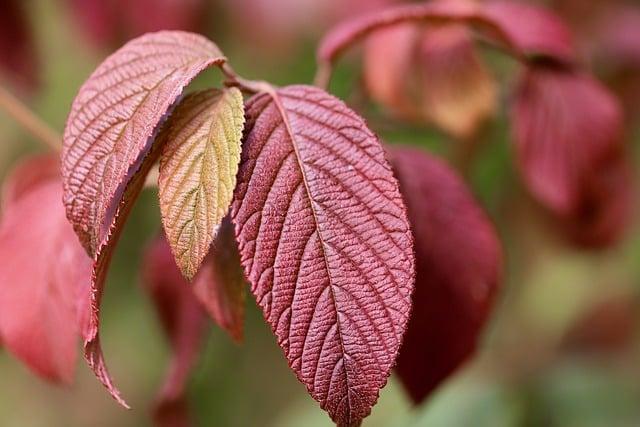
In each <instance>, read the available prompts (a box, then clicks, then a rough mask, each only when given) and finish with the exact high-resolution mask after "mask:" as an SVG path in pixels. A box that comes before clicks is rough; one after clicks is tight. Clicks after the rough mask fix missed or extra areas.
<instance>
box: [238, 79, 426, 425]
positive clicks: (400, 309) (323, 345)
mask: <svg viewBox="0 0 640 427" xmlns="http://www.w3.org/2000/svg"><path fill="white" fill-rule="evenodd" d="M246 115H247V130H246V139H245V141H244V146H243V153H242V160H241V164H240V172H239V174H238V187H237V188H236V194H235V195H234V202H233V205H232V206H233V207H232V217H233V221H234V224H235V226H236V234H237V238H238V243H239V249H240V255H241V259H242V265H243V267H244V269H245V273H246V275H247V277H248V279H249V281H250V283H251V290H252V292H253V293H254V295H255V296H256V298H257V300H258V304H259V305H260V307H261V308H262V310H263V312H264V315H265V317H266V319H267V321H268V322H269V324H270V325H271V327H272V329H273V331H274V332H275V334H276V336H277V338H278V343H279V344H280V346H281V347H282V348H283V350H284V352H285V354H286V357H287V360H288V361H289V365H290V367H291V368H292V369H293V370H294V372H295V373H296V375H297V376H298V378H299V379H300V381H302V382H303V383H304V384H305V386H306V387H307V390H308V391H309V393H310V394H311V396H312V397H314V398H315V399H316V400H318V401H319V402H320V405H321V407H322V408H323V409H325V410H327V411H328V412H329V414H330V415H331V417H332V418H333V420H334V421H335V422H336V423H338V425H341V426H351V425H358V424H359V423H360V421H361V420H362V419H363V418H364V417H366V416H367V415H368V414H369V412H370V411H371V407H372V406H373V405H374V404H375V402H376V401H377V398H378V393H379V390H380V388H381V387H383V386H384V384H385V383H386V381H387V377H388V375H389V372H390V369H391V367H392V366H393V364H394V362H395V358H396V355H397V351H398V349H399V347H400V342H401V338H402V334H403V332H404V328H405V326H406V322H407V320H408V314H409V309H410V297H411V291H412V288H413V275H414V273H415V271H414V259H413V253H412V238H411V233H410V230H409V224H408V221H407V218H406V212H405V207H404V203H403V202H402V198H401V196H400V192H399V190H398V184H397V181H396V180H395V178H394V177H393V174H392V171H391V168H390V166H389V164H388V163H387V161H386V160H385V158H384V152H383V149H382V147H381V145H380V142H379V141H378V139H377V138H376V137H375V135H373V134H372V133H371V131H370V130H369V129H368V128H367V127H366V125H365V123H364V121H363V120H362V119H361V118H360V117H359V116H358V115H356V114H355V113H354V112H353V111H351V110H350V109H349V108H347V107H346V105H345V104H344V103H343V102H341V101H340V100H338V99H336V98H334V97H332V96H331V95H329V94H327V93H326V92H324V91H322V90H319V89H317V88H312V87H308V86H288V87H285V88H283V89H278V90H275V89H272V90H270V91H269V92H267V93H262V94H259V95H256V96H255V97H253V98H251V100H249V101H248V103H247V106H246Z"/></svg>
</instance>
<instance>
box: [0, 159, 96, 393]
mask: <svg viewBox="0 0 640 427" xmlns="http://www.w3.org/2000/svg"><path fill="white" fill-rule="evenodd" d="M57 166H58V162H57V159H56V158H55V157H54V156H40V157H34V158H30V159H29V160H27V161H25V162H23V163H21V164H20V165H19V166H18V168H16V170H15V171H14V172H13V173H12V174H11V175H10V176H9V178H8V179H7V180H6V182H5V183H4V196H5V197H4V200H3V215H2V221H1V222H0V254H1V255H2V259H3V264H2V267H1V268H0V335H1V336H2V342H3V345H4V346H5V348H6V349H7V350H8V351H10V352H11V353H13V354H14V355H15V356H16V357H17V358H19V359H20V360H21V361H23V362H24V363H25V364H26V365H27V366H28V367H29V368H30V369H31V370H33V371H34V372H35V373H37V374H38V375H40V376H41V377H44V378H46V379H48V380H50V381H53V382H58V383H64V384H70V383H71V382H72V381H73V374H74V372H75V362H76V360H77V349H76V346H77V341H78V338H79V334H80V330H81V327H82V321H81V319H82V314H83V313H82V310H83V308H84V309H86V304H85V303H84V302H85V300H86V299H88V298H87V297H88V295H87V293H86V290H88V286H89V282H90V274H91V259H90V258H89V257H88V256H87V254H86V253H85V251H84V250H83V249H82V246H81V245H80V244H79V243H78V241H77V239H76V237H75V235H74V233H73V229H72V228H71V226H70V225H69V223H68V222H67V221H66V218H65V215H64V207H63V206H62V203H61V202H60V201H61V195H62V191H61V187H62V184H61V182H60V176H59V173H58V172H57V170H58V169H57ZM54 171H56V173H54ZM43 212H44V213H45V214H43Z"/></svg>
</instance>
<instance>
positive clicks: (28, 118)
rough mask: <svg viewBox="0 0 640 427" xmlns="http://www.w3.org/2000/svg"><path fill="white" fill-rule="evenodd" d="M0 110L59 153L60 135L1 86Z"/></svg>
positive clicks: (60, 145)
mask: <svg viewBox="0 0 640 427" xmlns="http://www.w3.org/2000/svg"><path fill="white" fill-rule="evenodd" d="M0 110H3V111H4V112H5V113H7V115H8V116H9V117H11V118H13V119H14V120H15V121H16V122H17V123H18V124H20V125H21V126H22V127H23V128H24V129H25V130H26V131H27V132H29V133H30V134H31V135H32V136H33V137H34V138H36V139H37V140H38V141H40V142H42V143H44V144H45V145H47V146H48V147H49V148H51V149H53V150H55V151H60V149H61V147H62V144H61V141H62V138H61V137H60V135H58V133H57V132H56V131H54V130H53V129H51V128H50V127H49V125H47V124H46V123H44V122H43V121H42V120H41V119H40V118H39V117H38V116H36V115H35V114H34V113H33V111H31V110H30V109H29V108H28V107H27V106H26V105H25V104H24V103H23V102H22V101H20V100H19V99H18V98H16V97H15V96H14V95H13V94H11V93H10V92H9V91H8V90H7V89H6V88H5V87H3V86H0Z"/></svg>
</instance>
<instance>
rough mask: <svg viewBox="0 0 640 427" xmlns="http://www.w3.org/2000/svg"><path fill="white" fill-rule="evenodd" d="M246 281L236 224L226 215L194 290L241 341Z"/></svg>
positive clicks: (234, 336) (226, 327)
mask: <svg viewBox="0 0 640 427" xmlns="http://www.w3.org/2000/svg"><path fill="white" fill-rule="evenodd" d="M245 286H246V281H245V278H244V274H243V272H242V267H241V266H240V255H239V254H238V246H237V243H236V241H235V236H234V231H233V224H232V223H231V221H230V220H229V218H226V219H224V220H223V222H222V224H221V225H220V229H219V230H218V235H217V236H216V240H215V241H214V243H213V247H212V248H211V250H210V251H209V254H208V255H207V258H205V261H204V263H203V264H202V267H201V268H200V271H199V272H198V274H197V276H196V278H195V280H194V282H193V287H194V288H193V291H194V292H195V294H196V297H197V298H198V300H199V301H200V302H201V303H202V304H203V306H204V307H205V308H206V309H207V311H208V312H209V315H210V316H211V318H212V319H213V320H214V321H215V322H216V324H217V325H218V326H220V327H221V328H222V329H224V330H225V331H227V332H228V333H229V335H231V337H232V338H233V339H234V340H235V341H236V342H240V341H242V329H243V322H244V304H245Z"/></svg>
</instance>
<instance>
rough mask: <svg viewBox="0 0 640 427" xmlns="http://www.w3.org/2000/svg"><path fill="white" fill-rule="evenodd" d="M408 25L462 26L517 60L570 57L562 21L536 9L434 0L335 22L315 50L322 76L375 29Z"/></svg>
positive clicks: (571, 59)
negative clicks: (476, 31)
mask: <svg viewBox="0 0 640 427" xmlns="http://www.w3.org/2000/svg"><path fill="white" fill-rule="evenodd" d="M408 23H425V24H434V25H441V24H456V23H457V24H468V25H470V26H472V27H473V28H475V29H477V30H479V31H480V32H481V33H482V35H483V36H485V38H486V39H487V40H489V41H491V42H492V43H494V44H497V45H499V46H501V47H503V48H504V49H505V50H506V51H507V52H509V53H510V54H512V55H514V56H516V57H518V58H524V59H527V58H531V57H533V58H535V59H545V60H549V61H551V62H555V63H562V64H566V63H573V62H575V59H576V58H575V56H576V54H575V51H574V49H573V45H572V42H571V38H570V35H569V31H568V30H567V29H566V28H565V26H564V23H563V22H562V21H561V20H559V19H558V18H557V17H556V16H555V15H553V14H551V13H550V12H547V11H546V10H544V9H541V8H539V7H537V6H529V5H523V4H518V3H507V2H500V1H497V2H488V3H486V4H484V3H483V4H480V3H476V2H472V1H435V2H428V3H425V4H411V5H400V6H395V7H390V8H388V9H385V10H382V11H377V12H373V13H370V14H367V15H363V16H361V17H358V18H355V19H352V20H348V21H345V22H343V23H341V24H339V25H338V26H336V27H335V28H334V29H333V30H331V31H330V32H329V33H328V34H327V35H326V36H325V37H324V38H323V39H322V41H321V43H320V47H319V48H318V51H317V58H318V62H319V64H320V66H321V72H324V73H326V72H328V71H329V70H330V68H331V64H332V63H333V62H334V61H335V60H336V58H337V57H338V56H339V55H340V54H342V53H343V52H344V51H345V50H346V49H348V48H349V47H350V46H351V45H353V44H354V43H355V42H357V41H358V40H361V39H363V38H364V37H366V36H368V35H369V34H371V33H373V32H375V31H378V30H381V29H385V28H389V27H392V26H394V25H398V24H408ZM321 76H322V74H321ZM322 77H325V76H322Z"/></svg>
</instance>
